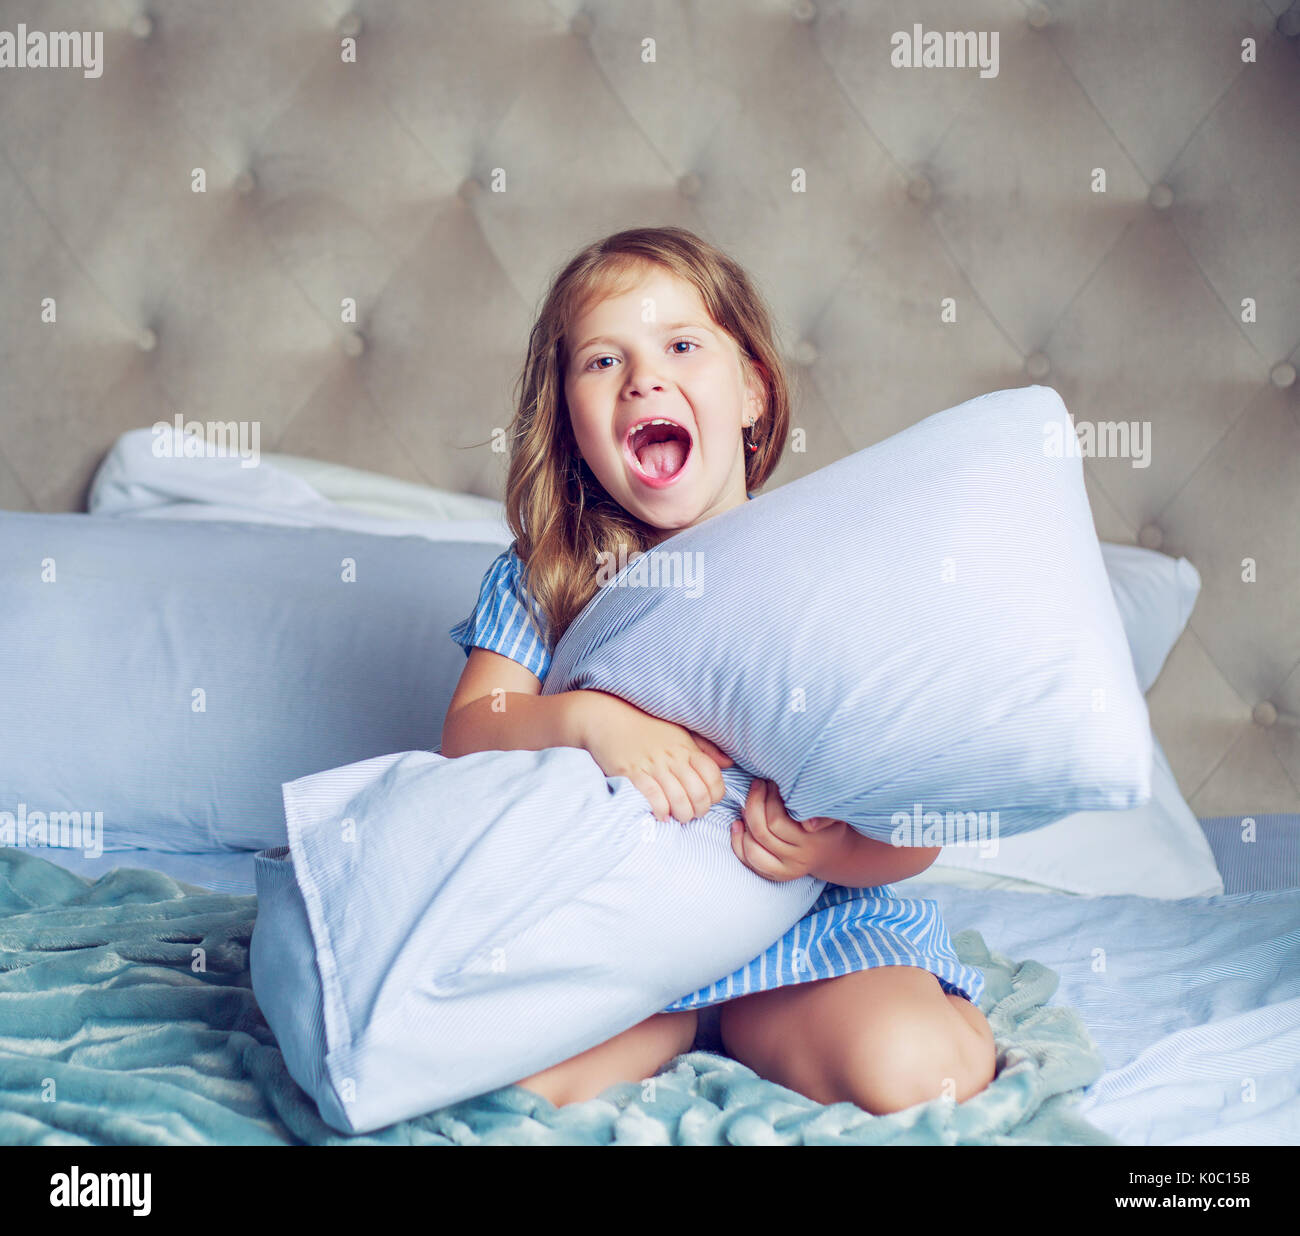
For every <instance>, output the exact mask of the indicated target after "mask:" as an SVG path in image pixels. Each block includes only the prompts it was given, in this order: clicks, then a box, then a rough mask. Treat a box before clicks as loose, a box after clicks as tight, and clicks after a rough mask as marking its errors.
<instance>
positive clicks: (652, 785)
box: [628, 772, 671, 820]
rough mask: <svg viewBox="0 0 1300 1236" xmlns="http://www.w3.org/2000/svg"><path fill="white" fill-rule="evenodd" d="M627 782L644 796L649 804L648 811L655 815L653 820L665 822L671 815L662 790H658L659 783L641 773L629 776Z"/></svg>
mask: <svg viewBox="0 0 1300 1236" xmlns="http://www.w3.org/2000/svg"><path fill="white" fill-rule="evenodd" d="M628 780H629V781H631V782H632V784H633V785H634V786H636V788H637V789H638V790H640V791H641V793H642V794H644V795H645V797H646V801H647V802H649V804H650V810H651V811H653V812H654V814H655V819H656V820H666V819H667V818H668V816H669V815H670V814H671V808H670V807H669V805H668V799H667V798H665V797H664V792H663V790H661V789H660V788H659V783H658V782H657V781H655V780H654V779H653V778H652V777H649V776H647V775H646V774H645V773H642V772H638V773H636V774H635V775H632V774H629V775H628Z"/></svg>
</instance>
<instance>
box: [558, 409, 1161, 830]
mask: <svg viewBox="0 0 1300 1236" xmlns="http://www.w3.org/2000/svg"><path fill="white" fill-rule="evenodd" d="M1062 431H1065V432H1073V428H1072V424H1071V422H1070V419H1069V416H1068V414H1067V412H1066V409H1065V405H1064V404H1063V403H1062V401H1061V398H1060V396H1059V395H1058V394H1057V393H1056V391H1054V390H1052V388H1051V387H1046V386H1028V387H1022V388H1017V389H1012V390H1002V391H994V392H992V393H990V394H987V395H981V396H979V397H978V398H975V399H971V400H968V401H967V402H966V403H963V404H960V405H958V406H957V407H954V408H949V409H948V410H946V411H944V412H939V413H936V414H935V415H933V416H930V417H927V418H926V419H925V420H923V421H920V422H919V423H917V424H915V425H913V426H911V427H910V428H908V429H905V430H904V431H903V432H901V433H899V434H896V435H894V436H893V437H891V438H888V439H886V440H885V441H883V442H880V443H877V444H876V445H874V446H871V447H868V448H867V449H866V450H862V451H859V452H857V453H856V454H854V455H850V456H848V457H847V458H845V459H842V460H840V461H838V462H837V463H834V464H831V465H830V466H829V467H825V468H822V469H821V470H820V471H818V472H814V473H812V474H810V475H808V476H805V477H802V478H800V479H799V480H796V481H793V482H791V483H790V484H788V485H785V486H783V487H781V488H780V489H777V490H775V491H773V492H772V493H770V494H766V495H763V496H761V497H759V498H756V499H755V500H754V501H752V502H746V503H744V504H742V505H741V506H739V507H737V508H734V509H732V510H729V511H726V512H723V513H722V514H720V515H717V516H714V517H713V518H711V519H709V520H707V521H705V522H704V523H702V524H699V525H696V526H695V527H692V528H688V529H686V530H685V531H683V532H679V533H677V534H676V535H675V536H672V537H670V538H669V539H668V540H666V541H664V542H662V543H661V544H660V545H659V546H658V547H657V548H656V549H655V550H653V551H652V552H651V553H649V554H647V555H645V556H644V557H643V558H642V559H640V560H638V561H636V562H633V563H630V564H628V565H627V566H626V567H624V568H623V569H622V570H621V571H619V572H618V574H617V575H616V576H615V577H614V578H613V580H612V581H611V582H610V583H608V584H607V585H606V587H605V588H604V589H602V592H601V593H600V594H598V595H597V596H596V597H595V598H593V600H592V602H591V603H590V604H589V605H588V606H587V608H586V609H585V610H584V611H583V612H582V613H581V614H580V615H579V616H578V617H577V619H575V621H574V622H573V623H572V624H571V625H570V627H569V629H568V630H567V631H566V632H565V634H564V636H563V638H562V639H561V640H560V642H559V644H558V646H557V648H556V650H555V654H554V658H553V660H552V664H551V668H550V671H549V673H548V675H547V678H546V682H545V684H544V686H543V691H544V692H545V693H548V694H549V693H553V692H556V691H563V690H571V689H574V688H595V689H598V690H602V691H608V692H611V693H613V694H615V695H618V696H621V697H622V698H624V699H627V700H629V701H630V702H631V703H633V704H636V705H637V706H638V707H640V708H643V709H644V710H645V711H647V712H649V713H651V714H653V715H654V716H656V717H662V718H665V719H666V720H669V721H675V722H677V723H678V724H680V725H684V726H686V727H688V728H689V729H692V730H695V731H697V732H699V733H701V734H703V735H704V736H705V737H707V738H710V739H712V740H713V741H714V742H715V743H717V744H718V746H719V747H721V748H722V750H723V751H725V752H727V754H729V755H730V756H731V757H732V758H733V759H734V760H735V761H736V762H737V763H738V764H740V765H741V766H742V767H744V768H745V769H747V770H748V771H750V772H752V773H755V774H756V775H759V776H763V777H767V778H770V779H771V780H773V781H775V782H776V784H777V785H778V787H779V788H780V791H781V795H782V798H783V799H784V801H785V803H786V805H787V807H788V808H789V811H790V814H791V815H792V816H794V817H795V818H796V819H808V818H809V817H811V816H831V817H833V818H835V819H841V820H847V821H848V822H849V823H850V824H851V825H852V826H853V827H854V828H856V829H858V831H860V832H862V833H865V834H867V835H870V836H873V837H876V838H879V839H882V840H887V839H889V838H890V836H891V833H892V831H893V825H892V823H891V821H892V820H893V818H894V817H895V814H896V813H902V814H903V815H904V816H907V817H911V818H914V819H916V820H918V821H919V820H921V819H923V818H925V816H926V815H927V813H931V812H938V813H943V816H944V818H947V815H948V813H950V812H961V813H970V812H981V811H987V812H993V811H996V812H997V813H998V815H997V817H996V818H997V824H998V826H999V828H1000V830H1001V835H1003V836H1010V835H1012V834H1014V833H1018V832H1023V831H1025V830H1027V829H1030V828H1037V827H1040V826H1042V825H1044V824H1048V823H1051V822H1052V821H1054V820H1057V819H1060V818H1061V817H1062V816H1065V815H1067V814H1070V813H1072V812H1075V811H1084V810H1094V811H1095V810H1112V809H1124V808H1129V807H1133V806H1137V805H1139V804H1140V803H1143V802H1146V801H1147V800H1148V799H1149V797H1150V794H1151V762H1152V747H1151V730H1150V721H1149V718H1148V715H1147V708H1146V702H1145V700H1144V699H1143V696H1142V691H1141V690H1140V688H1139V686H1138V683H1137V680H1136V678H1135V673H1134V664H1133V660H1132V659H1131V656H1130V652H1129V647H1128V643H1127V642H1126V639H1125V635H1124V629H1123V626H1122V624H1121V621H1120V615H1119V612H1118V610H1117V609H1116V605H1115V598H1114V596H1113V594H1112V591H1111V588H1110V584H1109V582H1108V579H1107V574H1106V569H1105V566H1104V564H1103V561H1102V555H1101V550H1100V547H1099V545H1098V541H1097V536H1096V532H1095V531H1094V528H1093V521H1092V515H1091V511H1090V509H1089V506H1088V499H1087V494H1086V492H1085V489H1084V483H1083V468H1082V461H1081V459H1080V458H1079V456H1078V455H1077V454H1075V455H1070V454H1064V455H1062V454H1060V453H1056V452H1052V451H1050V450H1049V449H1048V444H1049V443H1051V442H1053V441H1059V434H1060V433H1061V432H1062ZM910 844H920V843H919V842H918V841H915V840H914V841H912V842H910Z"/></svg>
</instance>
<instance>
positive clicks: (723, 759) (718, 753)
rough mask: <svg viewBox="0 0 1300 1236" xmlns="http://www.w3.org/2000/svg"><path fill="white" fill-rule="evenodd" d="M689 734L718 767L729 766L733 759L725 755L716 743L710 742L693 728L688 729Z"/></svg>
mask: <svg viewBox="0 0 1300 1236" xmlns="http://www.w3.org/2000/svg"><path fill="white" fill-rule="evenodd" d="M688 732H689V733H690V736H691V737H692V738H693V739H694V740H695V744H696V746H698V747H699V748H700V749H701V750H702V751H703V752H704V754H705V755H707V756H708V757H709V758H710V759H711V760H713V762H714V763H715V764H717V766H718V767H719V768H730V767H731V766H732V764H734V763H735V761H734V760H733V759H732V758H731V756H729V755H727V754H726V752H724V751H723V750H722V748H721V747H719V746H718V745H717V743H714V742H710V741H709V740H708V739H707V738H705V737H704V735H703V734H697V733H695V731H694V730H690V731H688Z"/></svg>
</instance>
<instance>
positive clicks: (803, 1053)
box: [719, 966, 996, 1115]
mask: <svg viewBox="0 0 1300 1236" xmlns="http://www.w3.org/2000/svg"><path fill="white" fill-rule="evenodd" d="M719 1030H720V1033H721V1035H722V1041H723V1045H724V1046H725V1047H726V1049H727V1053H728V1054H729V1055H731V1056H733V1057H734V1058H735V1059H737V1060H739V1061H740V1062H741V1063H742V1064H744V1065H746V1066H747V1067H749V1068H751V1069H753V1070H754V1072H756V1073H757V1074H759V1076H761V1077H765V1078H767V1079H768V1080H769V1081H774V1082H776V1083H777V1084H779V1085H782V1086H785V1087H787V1088H788V1089H790V1090H795V1091H798V1092H799V1093H800V1094H803V1095H807V1097H808V1098H810V1099H814V1100H816V1101H817V1102H818V1103H838V1102H843V1101H847V1102H850V1103H855V1104H856V1105H857V1106H858V1107H861V1108H863V1109H864V1110H865V1111H869V1112H871V1113H873V1114H874V1115H884V1114H885V1113H887V1112H896V1111H901V1110H902V1109H903V1108H905V1107H911V1106H912V1105H913V1104H915V1103H924V1102H927V1101H929V1100H931V1099H937V1098H951V1099H953V1100H954V1101H956V1102H958V1103H961V1102H964V1101H965V1100H966V1099H968V1098H970V1097H971V1095H973V1094H978V1093H979V1092H980V1091H981V1090H983V1089H984V1088H985V1086H987V1085H988V1084H989V1082H990V1081H992V1080H993V1076H994V1072H995V1070H996V1052H995V1049H994V1044H993V1031H992V1030H991V1028H990V1027H989V1024H988V1019H987V1018H986V1017H985V1016H984V1014H983V1013H981V1012H980V1010H979V1009H978V1008H976V1007H975V1006H974V1005H973V1004H971V1003H970V1001H969V1000H966V999H963V998H962V997H961V996H955V995H954V996H950V995H947V994H945V992H944V990H943V988H942V987H940V985H939V980H938V979H937V978H936V977H935V976H934V975H933V974H931V973H930V972H929V971H928V970H922V969H920V968H919V967H917V966H881V967H879V968H877V969H872V970H858V971H855V972H854V973H852V974H844V975H840V976H839V977H837V978H829V979H816V980H813V981H810V982H806V983H798V984H795V985H793V986H789V987H777V988H774V989H772V990H770V991H760V992H755V993H753V994H752V995H748V996H741V997H739V998H737V999H735V1000H729V1001H727V1003H726V1004H724V1005H723V1006H722V1011H721V1014H720V1022H719Z"/></svg>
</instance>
